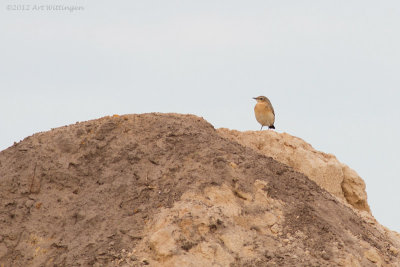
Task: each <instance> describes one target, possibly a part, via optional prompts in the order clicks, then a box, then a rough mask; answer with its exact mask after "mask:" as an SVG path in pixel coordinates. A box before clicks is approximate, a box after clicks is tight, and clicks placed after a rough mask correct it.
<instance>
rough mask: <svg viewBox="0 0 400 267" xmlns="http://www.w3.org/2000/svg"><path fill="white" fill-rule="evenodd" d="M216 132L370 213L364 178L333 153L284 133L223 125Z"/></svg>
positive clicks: (356, 207)
mask: <svg viewBox="0 0 400 267" xmlns="http://www.w3.org/2000/svg"><path fill="white" fill-rule="evenodd" d="M218 133H219V134H221V135H222V136H223V137H225V138H228V139H230V140H233V141H236V142H238V143H240V144H242V145H244V146H248V147H251V148H253V149H254V150H256V151H259V152H261V153H263V154H265V155H267V156H269V157H272V158H273V159H275V160H277V161H279V162H282V163H284V164H287V165H289V166H290V167H292V168H293V169H295V170H296V171H299V172H301V173H304V174H305V175H307V176H308V177H309V178H310V179H312V180H313V181H315V182H316V183H317V184H318V185H319V186H321V187H322V188H324V189H325V190H327V191H328V192H330V193H331V194H333V195H335V196H336V197H338V198H340V199H343V200H345V201H346V202H347V203H348V204H350V205H351V206H352V207H354V208H355V209H358V210H362V211H368V212H370V208H369V205H368V202H367V193H366V191H365V183H364V181H363V180H362V179H361V178H360V177H359V176H358V174H357V173H356V172H355V171H354V170H352V169H350V168H349V167H348V166H347V165H345V164H343V163H341V162H339V161H338V160H337V159H336V157H335V156H334V155H332V154H327V153H323V152H320V151H317V150H315V149H314V148H313V147H312V146H311V145H310V144H308V143H306V142H305V141H304V140H302V139H300V138H298V137H295V136H292V135H290V134H287V133H278V132H275V131H257V132H255V131H246V132H239V131H236V130H229V129H225V128H221V129H218Z"/></svg>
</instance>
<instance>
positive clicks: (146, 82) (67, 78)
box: [0, 0, 400, 232]
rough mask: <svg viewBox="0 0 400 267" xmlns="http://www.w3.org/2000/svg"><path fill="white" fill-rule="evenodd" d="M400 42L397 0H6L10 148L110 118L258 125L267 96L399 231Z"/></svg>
mask: <svg viewBox="0 0 400 267" xmlns="http://www.w3.org/2000/svg"><path fill="white" fill-rule="evenodd" d="M27 2H28V4H26V3H27ZM399 33H400V2H399V1H397V0H396V1H394V0H393V1H390V0H387V1H369V0H363V1H361V0H360V1H355V0H346V1H344V0H335V1H317V0H314V1H299V0H292V1H268V0H260V1H256V0H250V1H243V0H242V1H236V0H229V1H228V0H218V1H215V0H213V1H211V0H202V1H190V0H179V1H178V0H170V1H161V0H160V1H155V0H149V1H147V0H146V1H138V0H116V1H99V0H57V1H54V0H32V1H22V0H1V1H0V39H1V41H0V96H1V97H0V150H3V149H6V148H7V147H9V146H11V145H12V144H13V143H14V142H19V141H20V140H22V139H23V138H25V137H27V136H30V135H32V134H34V133H37V132H40V131H47V130H50V129H51V128H56V127H60V126H64V125H68V124H72V123H75V122H77V121H85V120H89V119H96V118H99V117H102V116H107V115H113V114H132V113H146V112H177V113H190V114H196V115H198V116H201V117H204V118H205V119H206V120H207V121H209V122H210V123H211V124H213V125H214V126H215V127H216V128H219V127H225V128H230V129H236V130H240V131H246V130H259V124H258V123H257V121H256V120H255V118H254V113H253V107H254V105H255V101H254V100H253V99H252V97H255V96H259V95H265V96H267V97H268V98H269V99H270V100H271V102H272V104H273V106H274V109H275V113H276V120H275V127H276V130H277V131H278V132H287V133H289V134H291V135H295V136H298V137H300V138H302V139H304V140H305V141H306V142H309V143H310V144H312V145H313V147H314V148H316V149H318V150H321V151H324V152H327V153H332V154H334V155H336V157H337V158H338V159H339V160H340V161H341V162H343V163H345V164H347V165H349V166H350V167H351V168H352V169H354V170H355V171H356V172H357V173H358V174H359V175H360V176H361V177H362V178H363V179H364V181H365V183H366V186H367V187H366V190H367V194H368V203H369V205H370V206H371V209H372V213H373V215H374V216H375V218H376V219H377V220H378V221H379V222H380V223H381V224H383V225H385V226H387V227H388V228H390V229H392V230H396V231H398V232H400V212H399V211H398V207H399V205H400V193H399V191H400V177H399V173H400V157H399V156H398V155H397V153H398V152H399V151H400V140H399V137H400V125H399V123H398V122H399V117H400V106H399V101H400V90H399V89H400V75H399V71H400V52H399V51H400V49H399V47H400V34H399ZM396 121H397V123H396Z"/></svg>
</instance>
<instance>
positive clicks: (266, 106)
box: [253, 96, 275, 131]
mask: <svg viewBox="0 0 400 267" xmlns="http://www.w3.org/2000/svg"><path fill="white" fill-rule="evenodd" d="M253 99H255V100H257V104H256V106H255V107H254V114H255V115H256V119H257V121H258V122H259V123H260V124H261V129H260V131H261V130H262V128H263V127H264V126H268V128H269V129H275V126H274V122H275V111H274V108H273V107H272V105H271V102H270V101H269V99H268V98H267V97H265V96H258V97H253Z"/></svg>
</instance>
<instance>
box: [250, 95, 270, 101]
mask: <svg viewBox="0 0 400 267" xmlns="http://www.w3.org/2000/svg"><path fill="white" fill-rule="evenodd" d="M253 99H255V100H257V102H267V101H268V98H267V97H265V96H262V95H261V96H257V97H253Z"/></svg>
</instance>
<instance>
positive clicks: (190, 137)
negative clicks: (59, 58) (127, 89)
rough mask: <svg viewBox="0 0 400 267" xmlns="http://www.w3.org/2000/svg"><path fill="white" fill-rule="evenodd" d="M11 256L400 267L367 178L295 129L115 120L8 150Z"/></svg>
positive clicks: (180, 119)
mask: <svg viewBox="0 0 400 267" xmlns="http://www.w3.org/2000/svg"><path fill="white" fill-rule="evenodd" d="M0 229H1V230H0V266H4V267H6V266H196V267H197V266H400V258H399V257H400V255H399V251H400V237H399V235H398V234H397V233H395V232H392V231H390V230H388V229H386V228H385V227H383V226H381V225H380V224H379V223H378V222H376V220H375V219H374V218H373V217H372V215H371V214H370V210H369V206H368V203H367V198H366V194H365V185H364V182H363V181H362V179H361V178H359V177H358V175H357V174H356V173H355V172H354V171H353V170H351V169H350V168H349V167H347V166H345V165H344V164H342V163H340V162H338V161H337V160H336V158H335V157H334V156H333V155H329V154H325V153H322V152H318V151H316V150H314V149H313V148H312V147H311V146H310V145H308V144H307V143H305V142H304V141H303V140H301V139H299V138H297V137H293V136H290V135H288V134H285V133H282V134H280V133H276V132H272V131H270V132H268V131H263V132H251V131H249V132H237V131H231V130H227V129H218V130H216V129H214V127H213V126H212V125H211V124H209V123H208V122H206V121H205V120H204V119H202V118H199V117H196V116H193V115H181V114H159V113H152V114H141V115H123V116H113V117H104V118H101V119H97V120H91V121H86V122H80V123H76V124H74V125H69V126H64V127H60V128H56V129H53V130H51V131H48V132H43V133H37V134H34V135H32V136H30V137H27V138H25V139H24V140H23V141H21V142H19V143H17V144H14V145H13V146H12V147H10V148H8V149H6V150H3V151H1V152H0Z"/></svg>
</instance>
